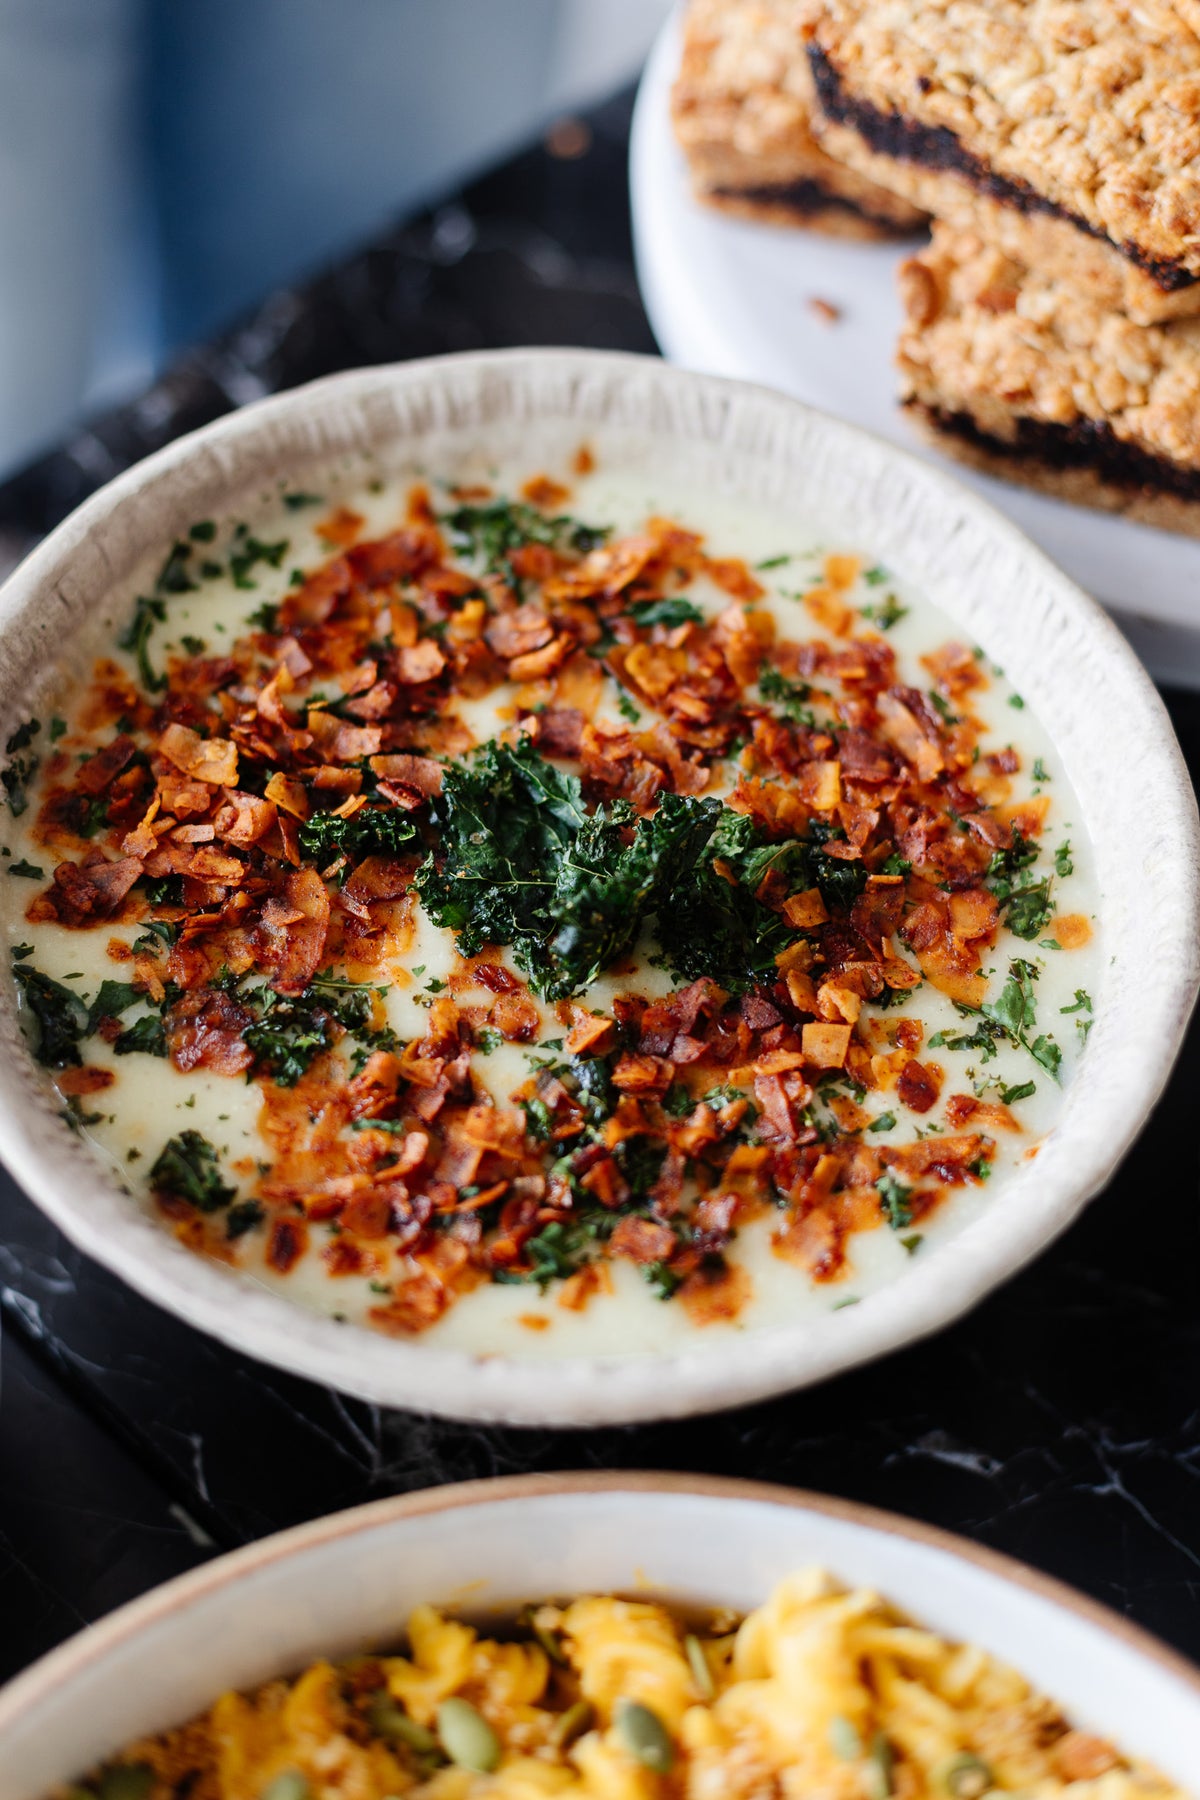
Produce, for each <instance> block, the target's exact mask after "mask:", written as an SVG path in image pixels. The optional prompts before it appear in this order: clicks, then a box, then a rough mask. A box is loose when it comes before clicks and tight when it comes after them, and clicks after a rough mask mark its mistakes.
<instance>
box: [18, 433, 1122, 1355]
mask: <svg viewBox="0 0 1200 1800" xmlns="http://www.w3.org/2000/svg"><path fill="white" fill-rule="evenodd" d="M108 613H109V616H108V618H107V620H103V621H100V622H99V623H98V625H97V628H96V630H97V635H96V638H95V641H94V643H92V644H90V645H89V646H88V657H87V662H86V665H84V664H82V663H80V662H79V658H78V655H77V656H76V659H75V660H76V663H77V665H78V673H77V674H76V675H75V676H73V677H71V678H67V677H66V676H64V677H61V678H60V679H59V680H58V684H57V686H56V687H54V688H52V689H51V690H50V691H49V692H48V694H47V695H46V696H44V697H42V698H40V699H39V701H38V705H37V711H36V716H35V717H31V718H30V719H28V720H27V721H24V722H23V723H22V724H21V726H20V727H19V728H18V729H17V730H16V732H15V733H14V735H13V738H12V739H11V740H10V744H9V763H8V771H7V774H6V777H5V785H6V789H7V798H8V806H7V807H6V808H5V809H4V822H3V847H2V857H3V868H4V870H5V874H4V876H3V877H0V897H2V902H3V905H4V912H5V927H6V931H7V936H8V941H9V948H10V951H11V955H12V958H13V963H12V967H13V974H14V978H15V980H16V982H17V984H18V988H19V992H20V998H21V1003H22V1010H23V1013H24V1014H25V1017H26V1023H27V1025H28V1030H29V1037H30V1044H31V1049H32V1051H33V1053H34V1055H35V1056H37V1058H38V1059H39V1061H41V1063H42V1064H43V1065H44V1066H45V1068H46V1070H47V1075H48V1079H50V1080H52V1081H53V1082H54V1083H55V1084H56V1086H57V1088H58V1090H59V1092H60V1094H61V1095H62V1098H63V1107H64V1112H65V1114H66V1116H67V1117H68V1119H69V1120H70V1121H71V1123H72V1124H73V1125H74V1126H75V1127H76V1128H77V1129H78V1130H79V1131H81V1132H82V1133H83V1134H84V1135H85V1137H86V1138H87V1140H88V1141H89V1143H90V1144H91V1145H92V1146H93V1147H94V1149H95V1151H96V1154H97V1155H98V1157H100V1158H101V1160H102V1161H103V1162H104V1163H105V1164H106V1165H107V1167H108V1168H109V1169H110V1170H111V1171H113V1172H114V1173H115V1174H116V1175H117V1176H118V1178H119V1179H120V1181H121V1182H122V1183H124V1184H125V1186H126V1187H127V1188H128V1191H129V1193H130V1196H131V1200H132V1202H133V1203H134V1204H136V1205H138V1206H140V1207H142V1208H144V1209H145V1210H146V1211H147V1212H148V1213H150V1214H152V1215H154V1216H155V1217H156V1218H157V1219H158V1220H159V1221H160V1222H161V1224H162V1227H163V1229H165V1230H169V1231H173V1232H174V1233H176V1234H177V1236H178V1237H179V1238H180V1239H181V1240H182V1241H183V1242H184V1243H185V1244H187V1245H189V1246H190V1247H192V1248H193V1249H194V1250H195V1252H196V1253H197V1254H198V1255H205V1256H209V1257H213V1258H215V1259H217V1260H219V1261H221V1262H223V1263H225V1264H227V1265H229V1266H230V1267H231V1268H236V1269H239V1270H242V1271H244V1272H245V1273H246V1274H247V1275H249V1276H251V1277H252V1278H253V1279H254V1280H256V1281H258V1282H261V1283H263V1284H265V1285H267V1286H269V1287H272V1288H274V1289H277V1290H278V1291H280V1292H281V1293H284V1294H286V1295H288V1296H290V1297H291V1298H292V1299H293V1300H295V1301H296V1302H298V1303H299V1304H302V1305H303V1306H305V1307H309V1308H312V1309H315V1310H317V1311H319V1312H323V1313H327V1314H332V1315H334V1316H336V1317H338V1318H341V1319H345V1320H347V1321H353V1322H355V1323H362V1324H367V1325H370V1326H372V1327H375V1328H377V1329H380V1330H382V1331H386V1332H392V1333H394V1334H397V1335H403V1336H414V1335H420V1336H421V1337H422V1338H423V1340H424V1341H427V1342H429V1343H434V1344H439V1345H443V1346H456V1347H464V1348H469V1349H471V1350H474V1351H479V1352H505V1353H508V1354H512V1355H518V1356H525V1357H540V1358H545V1357H558V1356H565V1355H578V1354H619V1355H631V1354H639V1353H646V1352H651V1351H656V1350H662V1349H665V1348H667V1347H671V1346H677V1345H678V1344H679V1343H680V1341H681V1338H682V1337H684V1336H687V1337H693V1338H694V1337H696V1336H697V1334H702V1335H703V1339H704V1341H706V1342H711V1343H713V1344H714V1345H719V1344H720V1342H721V1341H722V1339H723V1338H725V1337H727V1335H728V1333H730V1332H744V1331H746V1330H748V1329H754V1328H759V1327H763V1326H767V1325H772V1324H778V1323H782V1322H785V1321H787V1322H794V1321H796V1320H797V1319H802V1318H804V1317H806V1316H816V1315H818V1314H820V1313H823V1312H826V1311H829V1310H830V1309H833V1308H838V1307H843V1306H846V1305H849V1304H852V1303H854V1302H857V1301H859V1300H861V1299H863V1298H864V1297H865V1296H866V1295H868V1294H869V1293H870V1292H871V1291H872V1290H873V1289H876V1288H878V1287H879V1286H881V1285H883V1284H885V1283H888V1282H890V1281H893V1280H896V1279H897V1278H898V1277H900V1276H901V1275H902V1274H903V1272H904V1270H905V1269H906V1268H907V1267H909V1266H910V1264H911V1260H912V1259H913V1258H916V1257H928V1256H929V1255H930V1254H931V1253H932V1252H933V1250H934V1248H935V1247H936V1245H937V1243H938V1241H939V1240H940V1239H943V1238H945V1237H946V1236H948V1235H949V1234H952V1233H955V1232H958V1231H961V1230H962V1229H963V1227H964V1226H965V1225H966V1224H967V1223H968V1222H969V1221H970V1220H971V1219H972V1218H974V1217H976V1216H977V1215H978V1214H979V1213H980V1212H981V1211H982V1210H983V1209H985V1208H990V1207H993V1206H995V1205H997V1204H1003V1191H1004V1188H1005V1185H1006V1183H1007V1182H1008V1181H1009V1180H1010V1179H1011V1177H1012V1175H1013V1173H1014V1171H1015V1170H1016V1169H1017V1168H1018V1167H1019V1166H1020V1165H1021V1164H1022V1163H1023V1162H1024V1161H1025V1160H1026V1159H1028V1158H1030V1157H1032V1156H1034V1155H1036V1153H1037V1149H1038V1145H1039V1143H1040V1142H1041V1141H1042V1140H1043V1139H1044V1137H1045V1135H1046V1133H1047V1132H1049V1131H1050V1130H1052V1129H1053V1126H1054V1122H1055V1117H1056V1114H1057V1111H1058V1108H1059V1106H1060V1104H1061V1099H1062V1094H1063V1091H1064V1088H1065V1087H1066V1086H1067V1085H1069V1083H1070V1081H1071V1080H1072V1078H1073V1074H1074V1070H1075V1066H1076V1063H1077V1061H1078V1058H1079V1056H1080V1053H1081V1051H1082V1048H1083V1045H1084V1042H1085V1040H1086V1036H1087V1031H1088V1028H1089V1026H1090V1024H1091V1021H1092V1017H1093V1011H1094V1006H1095V1004H1096V1002H1097V981H1098V968H1099V949H1098V921H1097V916H1096V915H1097V897H1096V891H1095V885H1094V881H1093V875H1092V865H1091V856H1090V850H1089V846H1088V842H1087V839H1086V836H1085V834H1084V832H1083V829H1082V824H1081V820H1080V815H1079V810H1078V807H1077V805H1076V802H1075V799H1074V796H1073V794H1072V792H1071V789H1070V785H1069V783H1068V782H1067V780H1066V776H1065V773H1064V770H1063V768H1062V766H1061V763H1060V761H1059V759H1058V757H1057V756H1056V754H1055V752H1054V749H1053V746H1052V745H1051V744H1050V743H1049V742H1048V741H1047V739H1046V737H1045V734H1044V733H1043V732H1042V730H1041V728H1040V727H1039V725H1038V722H1037V720H1036V719H1035V718H1034V717H1033V715H1032V713H1031V711H1030V709H1029V708H1028V707H1027V706H1026V705H1025V704H1024V703H1023V700H1022V697H1021V696H1020V695H1019V694H1018V693H1017V692H1015V691H1014V689H1013V687H1012V686H1011V684H1010V683H1009V682H1008V680H1007V679H1006V677H1005V675H1004V673H1003V671H1002V670H1000V669H998V668H996V667H995V666H994V665H993V664H992V662H991V661H990V659H989V658H988V656H987V655H986V654H985V652H984V650H983V649H982V648H981V647H980V646H977V645H974V644H971V643H969V642H964V641H963V640H962V638H961V634H960V633H958V632H956V630H955V627H954V625H953V624H952V622H951V621H950V620H949V619H948V618H947V617H945V616H944V615H942V614H941V613H939V612H937V611H936V610H935V609H934V608H932V607H931V606H930V604H929V603H928V602H927V601H926V600H924V599H923V597H922V595H921V593H920V589H919V583H913V582H912V581H907V580H903V579H901V578H900V577H899V576H898V575H896V574H895V573H894V572H893V571H891V570H890V569H887V568H885V567H882V566H880V565H879V564H878V562H877V561H876V559H875V558H874V557H873V555H872V550H871V546H870V544H869V543H865V544H859V543H845V542H841V541H838V540H831V539H828V538H826V537H825V536H824V535H823V534H822V533H821V532H820V531H819V530H816V529H813V528H812V527H811V526H809V525H807V524H806V523H805V522H804V521H803V520H802V519H797V518H795V517H792V516H787V517H784V516H780V515H778V514H772V513H770V512H769V511H767V510H755V509H754V508H752V507H747V506H744V505H741V504H737V505H734V504H731V503H728V502H720V501H716V500H714V499H713V498H712V497H711V496H710V495H708V494H705V493H703V492H700V493H697V492H696V490H695V488H694V487H693V488H690V489H689V488H685V487H682V486H679V487H676V486H673V485H672V484H671V482H670V481H669V480H668V479H667V478H665V477H664V478H663V479H662V480H661V481H657V480H656V481H655V482H654V484H653V487H652V488H650V487H648V486H647V484H646V482H645V481H644V480H642V479H638V480H634V479H632V478H631V477H630V476H629V475H628V474H624V475H623V474H622V472H621V470H620V469H619V468H617V467H615V466H614V467H608V466H605V464H604V463H603V462H601V463H600V464H599V465H597V464H596V462H595V459H594V458H593V457H592V456H591V454H590V452H588V451H587V450H586V448H581V450H580V452H579V453H578V455H576V456H574V457H572V458H569V459H566V460H565V461H564V463H563V466H561V467H557V466H555V467H551V468H549V469H548V470H546V469H538V468H530V467H528V466H520V465H518V464H515V463H514V464H513V465H511V466H505V467H500V468H497V467H494V466H491V465H484V464H483V463H479V462H477V463H475V464H470V463H464V462H461V461H460V462H457V463H454V464H446V465H444V466H441V467H438V468H425V469H411V470H407V471H405V472H404V474H403V475H402V476H397V475H395V474H390V475H388V476H386V477H378V478H371V477H370V476H369V475H367V476H364V475H363V473H362V472H361V470H359V471H356V472H354V473H353V474H351V473H348V472H347V471H345V470H343V471H339V472H335V473H333V474H331V475H330V476H329V478H328V479H327V480H323V481H322V482H320V483H319V484H313V486H312V491H308V484H307V483H306V489H305V491H304V492H300V491H294V490H289V489H287V488H286V487H285V486H281V487H279V488H277V489H276V490H274V491H273V492H272V493H270V494H265V495H263V496H261V497H259V499H258V500H257V501H256V503H255V505H254V506H253V507H249V508H248V510H247V512H246V514H245V515H244V516H241V515H239V516H238V517H235V518H219V519H211V520H209V519H197V520H196V521H194V522H193V524H192V526H191V529H190V530H189V531H188V532H187V533H186V535H184V536H183V537H181V539H180V540H179V542H178V543H177V544H176V545H174V546H172V545H170V544H166V545H164V546H163V547H162V554H161V556H160V557H159V558H158V560H157V562H156V563H155V565H154V566H153V567H152V568H150V569H148V571H147V572H146V574H145V575H144V576H143V577H142V579H141V580H140V581H139V582H138V583H136V584H131V585H130V587H129V589H128V591H126V592H123V593H121V594H117V595H115V596H114V597H113V602H112V605H111V607H110V608H109V609H108ZM231 1304H236V1296H235V1295H234V1294H232V1293H231Z"/></svg>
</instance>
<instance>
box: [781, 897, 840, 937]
mask: <svg viewBox="0 0 1200 1800" xmlns="http://www.w3.org/2000/svg"><path fill="white" fill-rule="evenodd" d="M782 910H783V916H784V918H785V919H786V920H787V922H788V924H789V925H792V926H794V927H795V929H796V930H797V931H808V930H811V928H812V927H813V926H814V925H824V924H825V923H826V921H827V920H828V918H829V911H828V908H827V907H826V905H825V902H824V900H823V899H822V897H821V890H820V888H806V889H805V891H804V892H803V893H802V894H793V895H792V896H791V898H790V899H788V900H785V901H784V903H783V909H782Z"/></svg>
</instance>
